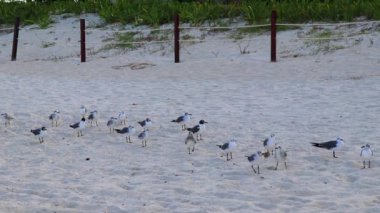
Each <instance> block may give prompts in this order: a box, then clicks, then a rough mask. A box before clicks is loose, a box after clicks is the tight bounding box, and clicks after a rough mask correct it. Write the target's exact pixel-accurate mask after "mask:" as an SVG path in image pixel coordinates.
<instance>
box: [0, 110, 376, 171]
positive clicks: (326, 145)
mask: <svg viewBox="0 0 380 213" xmlns="http://www.w3.org/2000/svg"><path fill="white" fill-rule="evenodd" d="M87 113H88V110H87V108H86V107H85V106H81V107H80V109H79V114H80V116H81V119H80V121H79V122H77V123H74V124H70V125H69V126H70V127H71V128H72V129H74V130H76V133H77V136H78V137H81V136H83V130H84V129H85V128H86V126H87V123H86V122H87V121H89V123H90V126H93V124H95V125H96V126H98V111H97V110H94V111H91V112H89V113H88V114H87ZM0 115H1V117H2V118H3V120H4V125H5V126H10V125H11V122H12V121H14V120H15V118H14V117H13V116H11V115H9V114H8V113H3V114H0ZM48 118H49V120H50V121H51V125H52V127H57V126H58V123H59V121H60V119H61V116H60V111H59V110H55V111H54V112H53V113H52V114H50V115H49V117H48ZM191 118H192V114H190V113H187V112H186V113H184V114H183V115H181V116H179V117H177V118H176V119H174V120H172V121H171V122H175V123H178V124H181V129H182V131H188V135H187V137H186V138H185V145H186V146H187V150H188V153H189V154H191V153H193V152H194V150H195V145H196V144H197V142H199V141H201V140H203V138H202V133H203V132H205V130H206V124H207V123H208V122H206V121H205V120H200V121H199V123H198V124H197V125H195V126H193V127H187V126H186V125H187V124H188V123H189V121H190V120H191ZM126 123H127V114H126V113H125V112H124V111H122V112H120V113H119V114H118V115H117V116H115V117H110V118H109V120H108V121H107V127H108V128H109V130H110V134H113V133H114V132H115V131H116V133H118V134H122V135H125V137H126V142H127V143H132V139H131V136H133V135H134V134H135V132H136V128H135V127H134V126H132V125H129V126H125V127H123V128H116V127H118V126H120V125H126ZM137 123H138V124H139V125H140V127H141V128H142V129H143V130H142V132H140V133H139V134H138V135H137V138H138V139H139V140H141V143H142V147H146V146H147V141H148V138H149V127H150V126H151V125H152V121H151V119H150V118H146V119H144V120H142V121H138V122H137ZM30 131H31V133H33V135H35V136H36V137H37V138H38V140H39V142H40V143H43V142H44V137H45V136H46V135H47V128H46V127H44V126H43V127H41V128H37V129H32V130H30ZM262 144H263V148H264V150H259V151H256V152H254V153H253V154H251V155H246V156H245V157H246V158H247V160H248V162H249V163H250V164H251V168H252V170H253V172H254V173H257V174H260V162H261V161H262V159H265V158H268V157H270V156H273V158H274V159H275V161H276V166H275V168H274V169H275V170H277V169H278V166H279V163H284V167H285V169H287V164H286V162H287V157H288V154H287V151H286V150H284V149H283V148H282V147H281V146H280V145H278V144H277V143H276V138H275V135H274V134H271V135H270V136H269V137H268V138H266V139H264V140H263V141H262ZM311 145H312V146H314V147H318V148H322V149H327V150H332V151H333V158H337V156H336V153H335V152H336V150H339V149H341V148H342V147H343V146H344V140H343V139H342V138H340V137H338V138H337V139H336V140H331V141H327V142H322V143H315V142H313V143H311ZM217 146H218V147H219V148H220V150H221V151H222V155H221V157H223V156H224V155H226V157H227V158H226V160H227V161H230V160H232V158H233V157H232V153H233V152H234V150H235V149H236V148H237V141H236V140H235V139H231V140H229V141H227V142H226V143H224V144H220V145H217ZM372 156H373V151H372V150H371V147H370V145H369V144H366V145H364V146H362V147H361V152H360V157H361V158H362V159H363V169H364V168H366V165H367V164H368V168H371V161H370V159H371V158H372ZM366 162H367V164H366Z"/></svg>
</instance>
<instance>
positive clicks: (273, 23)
mask: <svg viewBox="0 0 380 213" xmlns="http://www.w3.org/2000/svg"><path fill="white" fill-rule="evenodd" d="M276 20H277V13H276V11H274V10H273V11H272V15H271V29H270V30H271V36H270V37H271V42H270V46H271V50H270V61H271V62H276V33H277V32H276V30H277V29H276Z"/></svg>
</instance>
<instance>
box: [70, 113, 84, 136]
mask: <svg viewBox="0 0 380 213" xmlns="http://www.w3.org/2000/svg"><path fill="white" fill-rule="evenodd" d="M70 127H71V128H73V129H78V137H80V136H83V132H82V130H83V129H84V128H85V127H86V119H85V118H84V117H83V118H82V119H81V121H80V122H78V123H75V124H71V125H70Z"/></svg>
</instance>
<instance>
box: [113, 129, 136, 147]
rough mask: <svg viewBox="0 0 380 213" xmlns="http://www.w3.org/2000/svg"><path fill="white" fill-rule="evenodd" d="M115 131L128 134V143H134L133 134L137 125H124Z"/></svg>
mask: <svg viewBox="0 0 380 213" xmlns="http://www.w3.org/2000/svg"><path fill="white" fill-rule="evenodd" d="M115 131H116V132H117V133H119V134H126V135H127V136H126V137H125V139H126V141H127V142H128V143H132V141H131V135H133V134H134V133H135V131H136V130H135V127H133V126H131V125H129V126H128V127H124V128H122V129H115Z"/></svg>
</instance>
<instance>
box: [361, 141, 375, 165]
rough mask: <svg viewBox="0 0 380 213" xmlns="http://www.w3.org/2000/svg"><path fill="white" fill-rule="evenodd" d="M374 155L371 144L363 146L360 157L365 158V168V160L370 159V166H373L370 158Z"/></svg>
mask: <svg viewBox="0 0 380 213" xmlns="http://www.w3.org/2000/svg"><path fill="white" fill-rule="evenodd" d="M372 156H373V152H372V150H371V146H370V145H369V144H366V145H365V146H362V150H361V152H360V157H362V158H363V159H364V160H363V169H365V160H366V159H368V168H371V160H370V158H371V157H372Z"/></svg>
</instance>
